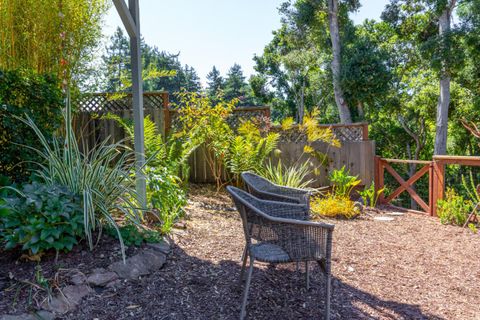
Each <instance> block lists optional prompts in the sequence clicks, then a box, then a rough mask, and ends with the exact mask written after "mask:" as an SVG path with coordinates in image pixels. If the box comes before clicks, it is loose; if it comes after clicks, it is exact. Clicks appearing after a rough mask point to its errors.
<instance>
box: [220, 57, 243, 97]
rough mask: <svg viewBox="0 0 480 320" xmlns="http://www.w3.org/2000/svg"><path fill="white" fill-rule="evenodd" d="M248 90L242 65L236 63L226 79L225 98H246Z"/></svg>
mask: <svg viewBox="0 0 480 320" xmlns="http://www.w3.org/2000/svg"><path fill="white" fill-rule="evenodd" d="M247 92H248V84H247V83H246V82H245V76H244V75H243V71H242V67H241V66H240V65H239V64H237V63H235V64H234V65H233V66H232V67H231V68H230V70H228V73H227V78H226V80H225V99H227V100H231V99H235V98H237V99H240V101H242V100H245V98H246V94H247Z"/></svg>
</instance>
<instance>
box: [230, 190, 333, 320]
mask: <svg viewBox="0 0 480 320" xmlns="http://www.w3.org/2000/svg"><path fill="white" fill-rule="evenodd" d="M227 190H228V192H229V193H230V195H231V196H232V199H233V201H234V203H235V206H236V207H237V210H238V212H239V213H240V216H241V218H242V222H243V231H244V233H245V241H246V248H247V254H245V255H244V258H243V263H242V271H241V275H240V281H241V282H242V281H243V279H244V275H245V269H246V265H247V257H248V258H250V265H249V268H248V273H247V278H246V282H245V288H244V294H243V302H242V307H241V312H240V319H244V318H245V315H246V304H247V299H248V291H249V289H250V281H251V277H252V272H253V264H254V261H260V262H266V263H291V262H303V261H304V262H306V263H308V261H315V262H317V263H318V264H319V265H320V268H321V269H322V271H323V272H324V274H325V277H326V286H325V319H329V318H330V290H331V275H330V265H331V252H332V235H333V229H334V226H333V225H330V224H325V223H319V222H310V221H304V220H298V219H289V218H288V217H291V216H298V215H301V214H302V212H303V213H304V212H305V210H306V207H305V206H304V205H300V204H291V203H285V202H276V201H269V200H261V199H258V198H256V197H255V196H253V195H251V194H249V193H247V192H245V191H243V190H240V189H238V188H235V187H231V186H229V187H227ZM307 270H308V265H307ZM306 280H307V287H308V282H309V275H308V272H307V273H306Z"/></svg>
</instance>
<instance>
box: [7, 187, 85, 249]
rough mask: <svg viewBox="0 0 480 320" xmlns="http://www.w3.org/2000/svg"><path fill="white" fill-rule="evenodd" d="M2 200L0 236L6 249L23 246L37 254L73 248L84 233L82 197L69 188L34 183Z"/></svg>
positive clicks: (22, 247)
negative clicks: (19, 192)
mask: <svg viewBox="0 0 480 320" xmlns="http://www.w3.org/2000/svg"><path fill="white" fill-rule="evenodd" d="M2 201H3V204H2V205H1V207H0V234H2V236H0V238H3V246H4V247H5V249H13V248H16V247H18V246H21V249H22V250H24V251H28V252H29V253H30V254H34V255H35V254H39V253H42V252H44V251H47V250H51V249H54V250H56V251H70V250H72V248H73V246H74V245H75V244H77V239H78V238H79V237H81V236H82V235H83V233H84V230H83V213H82V209H81V205H80V199H79V197H78V196H75V195H74V194H72V193H71V192H69V191H68V190H67V189H66V188H65V187H60V186H57V185H44V184H40V183H38V182H33V183H32V184H26V185H24V186H23V187H22V188H21V194H15V195H13V196H10V197H5V198H3V199H2Z"/></svg>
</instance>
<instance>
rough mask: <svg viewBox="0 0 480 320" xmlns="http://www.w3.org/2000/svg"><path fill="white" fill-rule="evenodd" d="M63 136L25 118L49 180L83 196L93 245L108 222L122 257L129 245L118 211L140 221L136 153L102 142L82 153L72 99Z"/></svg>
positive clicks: (41, 173) (40, 173)
mask: <svg viewBox="0 0 480 320" xmlns="http://www.w3.org/2000/svg"><path fill="white" fill-rule="evenodd" d="M64 118H65V132H64V137H56V138H54V139H53V142H52V143H49V141H48V140H47V138H46V137H45V136H44V135H43V133H42V132H41V130H40V129H39V128H38V127H37V125H36V124H35V122H34V121H33V120H32V119H31V118H30V117H28V116H26V118H24V119H20V120H21V121H23V122H24V123H25V124H27V125H28V126H29V127H30V128H31V129H32V130H33V131H34V132H35V133H36V135H37V137H38V139H39V141H40V145H41V147H40V148H33V147H29V148H31V149H32V150H34V151H35V152H36V153H38V155H39V156H40V158H41V159H42V160H43V161H42V162H41V163H37V165H38V166H39V169H38V170H36V173H37V175H38V176H40V177H41V178H42V179H43V180H44V182H45V184H47V185H61V186H65V187H67V188H68V189H69V190H70V191H71V192H72V193H73V194H75V195H78V196H80V199H81V206H82V211H83V224H84V232H85V237H86V239H87V242H88V244H89V247H90V249H93V247H94V240H93V232H94V231H98V233H99V236H98V237H100V235H101V232H102V226H103V225H104V224H108V225H109V226H111V227H112V228H114V229H115V230H116V232H117V234H118V237H119V241H120V247H121V251H122V256H123V258H124V259H125V247H124V244H123V239H122V236H121V234H120V230H119V228H118V225H117V223H116V221H115V219H114V216H113V213H114V212H115V213H120V214H123V215H125V216H126V217H127V219H129V220H130V221H132V222H133V223H135V224H138V223H139V222H140V221H141V210H140V209H139V208H138V203H139V201H138V199H139V197H138V195H137V193H136V191H135V181H134V178H133V177H132V175H131V172H132V171H134V170H135V161H134V160H133V159H134V153H133V151H132V150H131V149H129V148H128V147H126V146H124V145H122V144H121V143H115V144H110V143H109V142H108V140H105V141H103V142H102V143H100V144H99V145H98V146H97V147H96V148H94V149H93V150H91V151H90V152H89V153H88V154H83V153H82V152H80V150H79V147H78V144H77V140H76V137H75V133H74V131H73V128H72V112H71V107H70V103H69V102H67V107H66V111H65V112H64Z"/></svg>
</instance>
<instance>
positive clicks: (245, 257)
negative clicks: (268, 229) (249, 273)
mask: <svg viewBox="0 0 480 320" xmlns="http://www.w3.org/2000/svg"><path fill="white" fill-rule="evenodd" d="M247 258H248V254H247V246H245V249H243V255H242V270H241V271H240V281H239V283H238V284H239V286H241V285H242V282H243V279H244V278H245V268H246V266H247Z"/></svg>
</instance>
